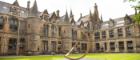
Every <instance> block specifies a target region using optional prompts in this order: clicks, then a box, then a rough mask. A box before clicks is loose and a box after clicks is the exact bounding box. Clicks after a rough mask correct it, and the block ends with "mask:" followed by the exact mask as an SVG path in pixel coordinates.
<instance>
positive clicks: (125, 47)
mask: <svg viewBox="0 0 140 60" xmlns="http://www.w3.org/2000/svg"><path fill="white" fill-rule="evenodd" d="M124 52H128V49H127V41H126V40H124Z"/></svg>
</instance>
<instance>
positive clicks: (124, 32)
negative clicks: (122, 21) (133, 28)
mask: <svg viewBox="0 0 140 60" xmlns="http://www.w3.org/2000/svg"><path fill="white" fill-rule="evenodd" d="M122 32H123V38H125V37H126V30H125V27H123V28H122Z"/></svg>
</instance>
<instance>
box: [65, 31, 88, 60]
mask: <svg viewBox="0 0 140 60" xmlns="http://www.w3.org/2000/svg"><path fill="white" fill-rule="evenodd" d="M82 33H83V34H84V35H85V36H86V37H85V38H87V50H86V51H85V53H84V54H83V55H82V56H80V57H78V58H71V57H69V55H70V53H71V52H72V51H73V49H74V48H75V47H76V46H77V44H78V43H77V42H76V44H75V45H74V46H73V47H72V48H71V49H70V51H69V52H68V53H67V54H66V55H64V57H65V58H67V59H68V60H80V59H83V58H84V57H85V56H86V55H87V54H88V51H89V44H90V43H89V36H88V34H86V33H85V32H83V31H82Z"/></svg>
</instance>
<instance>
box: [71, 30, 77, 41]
mask: <svg viewBox="0 0 140 60" xmlns="http://www.w3.org/2000/svg"><path fill="white" fill-rule="evenodd" d="M76 38H77V32H76V31H74V30H73V29H72V40H76Z"/></svg>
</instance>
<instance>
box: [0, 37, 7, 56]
mask: <svg viewBox="0 0 140 60" xmlns="http://www.w3.org/2000/svg"><path fill="white" fill-rule="evenodd" d="M1 42H2V43H1V48H2V49H1V53H2V55H6V54H7V53H8V38H7V37H2V41H1Z"/></svg>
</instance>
